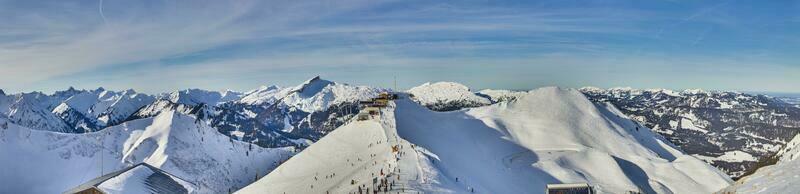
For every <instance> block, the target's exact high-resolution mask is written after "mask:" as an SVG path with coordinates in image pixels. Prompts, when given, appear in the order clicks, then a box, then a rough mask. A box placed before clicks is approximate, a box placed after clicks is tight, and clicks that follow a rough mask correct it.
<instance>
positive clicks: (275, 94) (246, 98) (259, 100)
mask: <svg viewBox="0 0 800 194" xmlns="http://www.w3.org/2000/svg"><path fill="white" fill-rule="evenodd" d="M290 90H291V89H281V88H280V87H278V86H274V85H272V86H261V87H259V88H258V89H255V90H252V91H249V92H247V93H245V94H244V95H243V96H242V98H241V99H239V100H238V102H239V103H244V104H251V105H259V104H272V103H275V102H276V101H277V100H278V99H280V98H282V97H283V96H286V95H287V94H288V93H289V92H290Z"/></svg>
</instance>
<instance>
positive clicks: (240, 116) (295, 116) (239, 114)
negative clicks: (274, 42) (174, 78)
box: [210, 77, 385, 147]
mask: <svg viewBox="0 0 800 194" xmlns="http://www.w3.org/2000/svg"><path fill="white" fill-rule="evenodd" d="M382 91H385V90H383V89H378V88H371V87H365V86H352V85H348V84H342V83H336V82H332V81H328V80H323V79H321V78H320V77H314V78H312V79H309V80H308V81H306V82H304V83H302V84H300V85H297V86H294V87H287V88H280V87H277V86H269V87H261V88H259V89H256V90H253V91H250V92H247V94H246V95H245V96H243V97H242V98H241V99H239V100H237V101H231V102H229V103H225V104H223V105H221V106H218V107H217V108H216V109H215V115H213V116H212V117H211V118H210V120H211V125H212V126H214V127H216V128H218V129H219V130H220V132H222V133H225V134H230V135H231V136H235V137H237V138H238V139H240V140H242V141H247V142H253V143H256V144H258V145H261V146H264V147H282V146H296V147H306V146H308V144H309V143H311V142H313V141H316V140H318V139H319V138H321V137H322V136H324V135H325V134H327V133H329V132H330V131H332V130H333V129H335V128H337V127H339V126H341V125H342V124H343V123H344V122H345V121H346V120H348V119H350V118H352V117H354V116H355V114H356V113H357V111H358V109H359V107H358V102H359V101H361V100H368V99H370V98H373V97H375V96H377V95H378V94H379V93H380V92H382Z"/></svg>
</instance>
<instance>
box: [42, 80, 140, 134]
mask: <svg viewBox="0 0 800 194" xmlns="http://www.w3.org/2000/svg"><path fill="white" fill-rule="evenodd" d="M154 100H155V98H154V97H152V96H149V95H145V94H139V93H136V92H135V91H133V90H126V91H123V92H115V91H108V90H105V89H103V88H98V89H96V90H92V91H84V92H79V93H75V94H73V95H72V96H71V97H69V98H67V99H66V100H64V102H62V103H61V104H59V105H58V106H57V107H55V108H54V109H53V110H52V112H53V114H55V115H56V116H58V117H60V118H61V119H62V120H64V121H65V122H66V123H67V124H68V125H69V126H70V128H71V129H72V130H73V131H72V132H73V133H83V132H91V131H97V130H100V129H103V128H105V127H107V126H112V125H116V124H118V123H120V122H122V121H124V120H125V119H127V118H128V117H129V116H130V115H131V114H132V113H134V112H135V111H136V110H138V109H139V108H141V107H142V106H144V105H146V104H149V103H152V102H153V101H154Z"/></svg>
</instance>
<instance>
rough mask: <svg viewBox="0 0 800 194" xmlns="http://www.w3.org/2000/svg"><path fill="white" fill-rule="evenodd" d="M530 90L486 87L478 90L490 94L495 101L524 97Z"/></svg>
mask: <svg viewBox="0 0 800 194" xmlns="http://www.w3.org/2000/svg"><path fill="white" fill-rule="evenodd" d="M527 93H528V91H512V90H495V89H485V90H481V91H478V94H479V95H484V96H488V97H489V99H491V100H492V101H493V102H495V103H497V102H507V101H512V100H515V99H517V98H520V97H523V96H525V95H526V94H527Z"/></svg>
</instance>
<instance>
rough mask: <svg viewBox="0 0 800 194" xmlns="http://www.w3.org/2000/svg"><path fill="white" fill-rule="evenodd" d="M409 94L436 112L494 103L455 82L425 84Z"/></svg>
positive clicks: (410, 90)
mask: <svg viewBox="0 0 800 194" xmlns="http://www.w3.org/2000/svg"><path fill="white" fill-rule="evenodd" d="M408 92H409V93H411V94H412V95H414V99H415V100H416V101H417V102H419V103H420V104H422V105H424V106H426V107H428V108H430V109H431V110H435V111H452V110H458V109H461V108H465V107H479V106H485V105H489V104H491V103H492V101H491V100H489V98H486V97H483V96H478V95H476V94H475V93H473V92H472V91H470V90H469V88H467V86H464V85H461V84H459V83H454V82H436V83H425V84H422V85H420V86H417V87H414V88H411V89H409V90H408Z"/></svg>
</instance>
